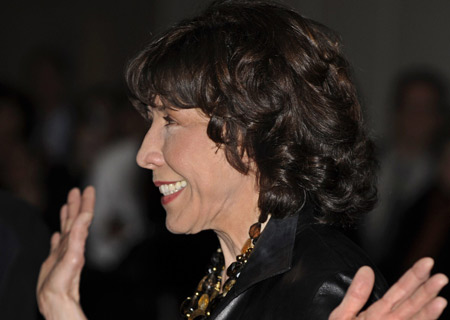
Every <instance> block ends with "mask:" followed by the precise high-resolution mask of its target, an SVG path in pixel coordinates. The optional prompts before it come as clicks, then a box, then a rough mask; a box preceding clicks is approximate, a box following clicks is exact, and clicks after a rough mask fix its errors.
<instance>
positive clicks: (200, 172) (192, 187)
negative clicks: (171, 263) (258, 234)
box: [137, 107, 257, 234]
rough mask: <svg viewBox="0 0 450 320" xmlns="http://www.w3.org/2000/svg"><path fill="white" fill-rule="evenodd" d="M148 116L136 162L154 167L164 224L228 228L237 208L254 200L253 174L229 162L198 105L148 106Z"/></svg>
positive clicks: (180, 228)
mask: <svg viewBox="0 0 450 320" xmlns="http://www.w3.org/2000/svg"><path fill="white" fill-rule="evenodd" d="M149 118H150V119H151V126H150V128H149V130H148V132H147V134H146V136H145V138H144V140H143V142H142V145H141V148H140V150H139V152H138V154H137V163H138V164H139V166H141V167H143V168H147V169H150V170H152V171H153V181H154V183H155V185H156V186H157V187H159V189H160V191H161V193H162V198H161V203H162V205H163V207H164V209H165V210H166V227H167V228H168V229H169V231H171V232H173V233H185V234H192V233H197V232H200V231H202V230H207V229H212V230H215V231H219V232H220V231H224V232H227V231H228V230H229V229H231V230H232V229H233V228H234V226H233V225H234V224H236V223H240V221H239V220H240V219H242V217H241V216H240V215H239V213H240V212H242V210H247V211H252V207H254V206H255V205H256V203H257V190H256V179H255V175H254V174H247V175H244V174H242V173H240V172H238V171H237V170H236V169H234V168H233V167H232V166H231V165H230V164H229V163H228V161H227V159H226V156H225V152H224V150H223V149H222V148H220V147H218V146H217V145H216V143H214V142H213V141H212V140H211V139H210V138H209V137H208V135H207V133H206V129H207V125H208V121H209V119H208V117H206V116H205V115H204V114H203V113H202V112H201V111H200V110H199V109H172V108H164V107H161V108H149ZM253 210H254V208H253Z"/></svg>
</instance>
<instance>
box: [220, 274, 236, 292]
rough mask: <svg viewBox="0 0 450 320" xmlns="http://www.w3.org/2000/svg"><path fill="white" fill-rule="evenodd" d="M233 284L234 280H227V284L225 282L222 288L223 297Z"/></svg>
mask: <svg viewBox="0 0 450 320" xmlns="http://www.w3.org/2000/svg"><path fill="white" fill-rule="evenodd" d="M235 283H236V279H233V278H229V279H228V280H227V282H225V284H224V286H223V293H224V296H225V294H226V293H228V291H230V290H231V288H232V287H233V286H234V284H235Z"/></svg>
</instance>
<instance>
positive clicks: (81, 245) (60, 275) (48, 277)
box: [37, 187, 95, 319]
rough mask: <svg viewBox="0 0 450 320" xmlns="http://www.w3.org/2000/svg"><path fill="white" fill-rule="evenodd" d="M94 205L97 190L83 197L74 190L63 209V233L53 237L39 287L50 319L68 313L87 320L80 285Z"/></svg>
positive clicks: (42, 308) (41, 304)
mask: <svg viewBox="0 0 450 320" xmlns="http://www.w3.org/2000/svg"><path fill="white" fill-rule="evenodd" d="M94 204H95V190H94V188H92V187H88V188H86V189H85V190H84V192H83V195H80V191H79V190H78V189H72V190H71V191H70V192H69V195H68V199H67V203H66V204H65V205H64V206H63V207H62V208H61V212H60V218H61V232H60V233H58V232H57V233H55V234H53V236H52V239H51V249H50V254H49V256H48V258H47V259H46V260H45V262H44V263H43V264H42V267H41V271H40V273H39V278H38V285H37V297H38V305H39V310H40V311H41V313H42V314H43V315H44V316H45V317H46V318H47V319H59V318H61V319H63V318H64V314H67V312H68V311H70V312H71V313H72V314H74V315H75V314H76V315H77V317H76V318H78V319H85V316H84V314H83V312H82V310H81V307H80V304H79V302H80V295H79V285H80V275H81V270H82V268H83V266H84V249H85V242H86V238H87V235H88V228H89V225H90V223H91V221H92V217H93V212H94ZM73 312H74V313H73ZM76 318H75V319H76Z"/></svg>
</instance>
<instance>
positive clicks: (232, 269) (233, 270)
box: [227, 261, 243, 277]
mask: <svg viewBox="0 0 450 320" xmlns="http://www.w3.org/2000/svg"><path fill="white" fill-rule="evenodd" d="M242 267H243V264H242V262H240V261H235V262H233V263H232V264H230V266H229V267H228V269H227V276H229V277H234V276H235V275H237V274H238V273H239V271H240V270H241V269H242Z"/></svg>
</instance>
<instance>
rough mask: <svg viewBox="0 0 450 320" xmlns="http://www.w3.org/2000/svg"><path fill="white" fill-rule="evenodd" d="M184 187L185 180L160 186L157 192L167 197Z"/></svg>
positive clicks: (185, 184)
mask: <svg viewBox="0 0 450 320" xmlns="http://www.w3.org/2000/svg"><path fill="white" fill-rule="evenodd" d="M186 186H187V182H186V181H185V180H182V181H178V182H175V183H167V184H162V185H160V186H159V192H161V193H162V194H163V195H164V196H168V195H171V194H174V193H176V192H178V191H180V190H182V189H184V188H185V187H186Z"/></svg>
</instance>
